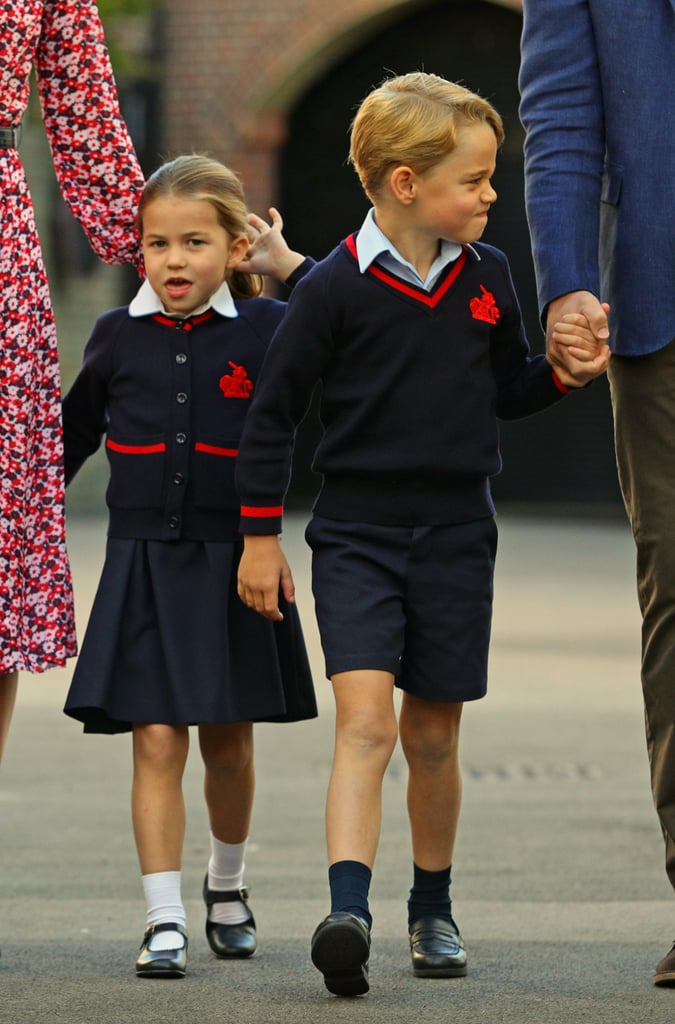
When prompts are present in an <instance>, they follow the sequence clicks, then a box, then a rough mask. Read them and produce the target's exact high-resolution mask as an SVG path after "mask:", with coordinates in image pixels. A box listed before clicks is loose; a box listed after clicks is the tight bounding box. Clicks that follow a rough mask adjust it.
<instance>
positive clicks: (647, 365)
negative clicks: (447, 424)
mask: <svg viewBox="0 0 675 1024" xmlns="http://www.w3.org/2000/svg"><path fill="white" fill-rule="evenodd" d="M609 378H610V385H611V391H612V405H613V409H614V432H615V440H616V453H617V464H618V468H619V481H620V484H621V490H622V492H623V497H624V502H625V504H626V510H627V512H628V517H629V519H630V522H631V526H632V529H633V536H634V538H635V543H636V545H637V586H638V599H639V603H640V610H641V612H642V690H643V694H644V701H645V720H646V732H647V749H648V753H649V764H650V770H651V781H652V793H653V796H654V803H655V806H656V810H657V813H658V815H659V820H660V822H661V827H662V829H663V835H664V838H665V844H666V871H667V873H668V877H669V879H670V883H671V885H672V886H673V888H675V342H672V343H671V344H670V345H668V346H666V348H664V349H661V350H660V351H658V352H654V353H652V354H651V355H648V356H641V357H639V358H627V357H617V356H615V357H614V358H613V359H612V362H611V364H610V372H609Z"/></svg>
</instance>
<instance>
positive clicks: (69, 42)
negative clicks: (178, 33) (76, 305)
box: [0, 0, 143, 673]
mask: <svg viewBox="0 0 675 1024" xmlns="http://www.w3.org/2000/svg"><path fill="white" fill-rule="evenodd" d="M33 66H34V67H35V70H36V74H37V81H38V86H39V92H40V102H41V105H42V111H43V117H44V122H45V128H46V131H47V135H48V138H49V142H50V146H51V150H52V156H53V160H54V168H55V170H56V176H57V178H58V181H59V185H60V187H61V191H62V193H63V195H64V197H65V199H66V201H67V203H68V205H69V206H70V208H71V210H72V211H73V213H74V214H75V216H76V217H77V218H78V220H79V221H80V223H81V224H82V226H83V227H84V229H85V231H86V233H87V235H88V237H89V241H90V243H91V245H92V248H93V249H94V251H95V252H96V254H97V255H98V256H100V257H101V258H102V259H104V260H106V261H107V262H110V263H122V262H135V261H136V260H137V250H138V242H137V239H136V236H135V232H134V228H133V213H134V208H135V205H136V202H137V199H138V196H139V192H140V189H141V187H142V184H143V179H142V174H141V170H140V167H139V165H138V161H137V159H136V156H135V153H134V150H133V146H132V144H131V140H130V139H129V136H128V133H127V130H126V127H125V125H124V122H123V120H122V117H121V115H120V111H119V106H118V101H117V93H116V89H115V83H114V80H113V75H112V71H111V67H110V62H109V59H108V54H107V50H106V47H105V42H104V39H103V31H102V29H101V23H100V20H99V16H98V12H97V9H96V4H95V0H0V125H2V126H15V125H19V124H20V122H21V118H22V116H23V114H24V112H25V109H26V104H27V100H28V92H29V76H30V72H31V68H32V67H33ZM0 223H1V225H2V228H1V240H0V673H2V672H9V671H12V670H14V669H20V670H28V671H31V672H39V671H42V670H43V669H46V668H49V667H52V666H55V665H63V664H64V662H65V659H66V658H68V657H71V656H72V655H74V654H75V653H76V640H75V624H74V615H73V600H72V593H71V581H70V570H69V566H68V557H67V553H66V544H65V526H64V515H63V470H62V446H61V388H60V378H59V367H58V357H57V348H56V333H55V329H54V317H53V315H52V309H51V303H50V298H49V291H48V287H47V281H46V278H45V271H44V266H43V262H42V255H41V252H40V243H39V241H38V237H37V234H36V230H35V222H34V218H33V209H32V203H31V198H30V194H29V192H28V187H27V185H26V179H25V177H24V172H23V168H22V166H21V162H20V159H19V153H18V152H17V150H15V149H2V148H0Z"/></svg>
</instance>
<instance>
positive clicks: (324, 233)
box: [279, 0, 619, 507]
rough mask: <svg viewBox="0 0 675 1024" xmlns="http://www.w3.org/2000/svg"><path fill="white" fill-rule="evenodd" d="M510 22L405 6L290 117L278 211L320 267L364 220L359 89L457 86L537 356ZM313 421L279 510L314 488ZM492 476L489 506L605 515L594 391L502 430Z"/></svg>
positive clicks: (601, 400)
mask: <svg viewBox="0 0 675 1024" xmlns="http://www.w3.org/2000/svg"><path fill="white" fill-rule="evenodd" d="M520 31H521V16H520V14H519V13H517V12H515V11H512V10H509V9H507V8H505V7H501V6H498V5H496V4H492V3H489V2H481V0H439V2H436V3H433V4H430V5H428V6H426V7H420V6H416V7H415V9H414V11H413V12H412V13H409V14H408V15H407V16H406V17H402V18H401V19H400V20H398V21H396V22H395V23H392V24H389V25H388V26H387V27H385V28H384V29H382V28H379V29H378V31H377V34H376V35H373V36H372V37H371V38H369V39H368V40H367V41H365V42H363V43H362V44H361V45H359V46H358V48H356V49H355V50H354V51H353V52H352V53H351V54H350V55H349V56H348V57H346V58H345V59H344V60H343V61H342V62H341V63H339V64H337V65H335V66H334V67H332V68H330V69H329V70H328V71H327V72H326V74H325V76H324V77H323V78H322V79H321V80H319V81H317V82H316V83H314V85H313V86H312V88H311V89H310V90H309V91H308V92H307V93H306V94H305V95H304V96H303V97H302V98H301V99H300V101H299V102H298V103H297V105H296V106H295V108H294V109H293V111H292V112H291V115H290V121H289V136H288V143H287V145H286V147H285V149H284V150H283V151H282V153H281V154H280V165H279V176H280V190H279V194H280V198H279V203H280V207H281V210H282V212H283V214H284V219H285V222H286V233H287V236H288V237H289V240H290V241H291V242H292V244H293V245H294V246H295V247H297V248H299V249H301V250H302V251H304V252H309V253H311V254H312V255H313V256H315V257H322V256H324V255H326V253H327V252H329V251H330V249H331V248H332V247H333V246H334V245H335V244H336V243H337V242H338V241H339V240H340V239H341V238H343V237H344V236H345V235H346V234H347V233H348V232H349V231H351V230H354V229H355V228H357V227H358V226H359V224H360V223H361V220H362V219H363V217H364V216H365V213H366V210H367V209H368V202H367V200H366V198H365V196H364V195H363V193H362V191H361V188H360V185H359V183H358V180H357V178H356V175H355V173H354V171H353V169H352V168H351V167H350V166H349V165H348V164H347V153H348V148H349V141H348V133H349V124H350V122H351V119H352V117H353V114H354V111H355V109H356V107H357V106H358V104H359V102H360V101H361V99H362V98H363V96H365V94H366V93H367V92H368V91H369V89H370V88H371V87H372V86H373V85H375V84H377V83H378V82H380V81H381V80H382V79H383V78H385V77H386V76H387V75H389V74H392V73H393V74H402V73H405V72H407V71H413V70H418V69H423V70H426V71H431V72H435V73H437V74H440V75H443V76H444V77H446V78H449V79H452V80H454V81H460V82H462V83H463V84H464V85H466V86H467V87H468V88H470V89H473V90H474V91H476V92H479V93H480V94H481V95H483V96H485V97H486V98H488V99H489V100H490V101H491V102H493V103H494V105H495V106H496V107H497V109H498V110H499V112H500V114H501V115H502V118H503V120H504V126H505V129H506V142H505V144H504V146H503V148H502V151H501V153H500V156H499V159H498V164H497V172H496V174H495V178H494V184H495V188H496V189H497V192H498V194H499V200H498V202H497V204H496V205H495V207H494V208H493V210H492V212H491V214H490V223H489V225H488V229H487V231H486V233H485V236H484V241H487V242H490V243H491V244H493V245H496V246H498V247H499V248H501V249H503V250H504V251H505V252H506V253H507V254H508V256H509V260H510V263H511V268H512V271H513V276H514V280H515V283H516V287H517V289H518V293H519V295H520V299H521V304H522V307H523V314H524V317H525V323H526V327H527V331H528V336H529V338H530V344H531V346H532V348H533V349H534V350H536V351H541V350H542V349H543V335H542V331H541V327H540V324H539V318H538V313H537V304H536V293H535V287H534V274H533V269H532V261H531V257H530V249H529V239H528V233H527V223H526V217H525V209H524V200H523V164H522V145H523V130H522V127H521V125H520V122H519V120H518V88H517V73H518V62H519V39H520ZM317 431H318V425H317V420H316V413H315V410H312V412H311V413H310V415H309V416H308V417H307V420H306V422H305V424H303V427H302V428H301V430H300V431H299V436H298V443H297V458H296V467H297V468H296V471H295V473H294V479H293V485H292V489H291V495H290V496H289V497H290V501H291V502H293V503H295V504H306V503H307V501H308V500H309V498H311V496H312V495H313V494H314V493H315V491H316V488H317V479H316V478H315V477H312V475H311V474H310V473H309V472H308V471H307V465H308V461H309V458H310V453H311V450H312V447H313V445H314V442H315V439H316V437H317ZM501 433H502V453H503V457H504V470H503V472H502V473H501V475H500V476H499V477H497V478H496V479H495V480H494V482H493V490H494V494H495V498H496V500H497V501H498V502H502V503H503V502H506V501H508V502H511V503H522V504H528V505H530V506H532V505H533V504H537V505H540V506H542V505H543V506H549V507H550V506H561V505H570V504H575V505H577V506H579V505H583V506H596V507H599V506H602V507H607V506H610V507H615V506H617V504H618V502H619V491H618V486H617V483H616V472H615V468H614V457H613V446H612V426H611V410H610V405H609V398H608V389H607V386H606V382H604V381H602V382H600V383H596V384H594V385H593V387H592V388H591V389H590V391H589V392H588V393H586V394H584V395H580V396H574V397H573V398H572V399H568V400H567V401H566V402H564V403H562V404H561V405H560V406H558V407H557V408H555V409H553V410H549V411H548V412H547V413H545V414H543V415H541V416H538V417H535V418H534V419H531V420H528V421H523V422H520V423H516V424H503V425H502V431H501Z"/></svg>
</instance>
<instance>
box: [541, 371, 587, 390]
mask: <svg viewBox="0 0 675 1024" xmlns="http://www.w3.org/2000/svg"><path fill="white" fill-rule="evenodd" d="M551 376H552V377H553V383H554V384H555V386H556V387H557V389H558V391H560V392H561V393H562V394H563V395H569V393H570V392H571V391H583V390H584V389H585V388H588V387H590V386H591V384H592V383H593V381H592V380H589V381H588V383H586V384H579V385H577V387H575V388H571V387H570V386H569V385H568V384H563V382H562V381H561V379H560V377H559V376H558V374H557V373H556V372H555V370H551Z"/></svg>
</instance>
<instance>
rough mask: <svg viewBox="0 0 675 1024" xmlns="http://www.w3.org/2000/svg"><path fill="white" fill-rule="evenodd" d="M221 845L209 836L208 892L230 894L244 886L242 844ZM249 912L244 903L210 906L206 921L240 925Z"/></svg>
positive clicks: (244, 847)
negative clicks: (210, 890) (211, 890)
mask: <svg viewBox="0 0 675 1024" xmlns="http://www.w3.org/2000/svg"><path fill="white" fill-rule="evenodd" d="M247 843H248V839H245V840H244V842H243V843H223V842H221V841H220V839H216V837H215V836H214V835H213V833H211V857H210V859H209V868H208V884H209V889H213V891H214V892H232V891H233V890H234V889H240V888H241V886H242V885H243V884H244V868H245V865H244V857H245V855H246V844H247ZM250 916H251V913H250V911H249V909H248V907H247V906H246V904H245V903H242V902H241V900H235V901H233V902H232V903H214V904H213V906H212V907H211V909H210V910H209V921H214V922H215V923H216V924H241V923H242V922H243V921H248V919H249V918H250Z"/></svg>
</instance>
